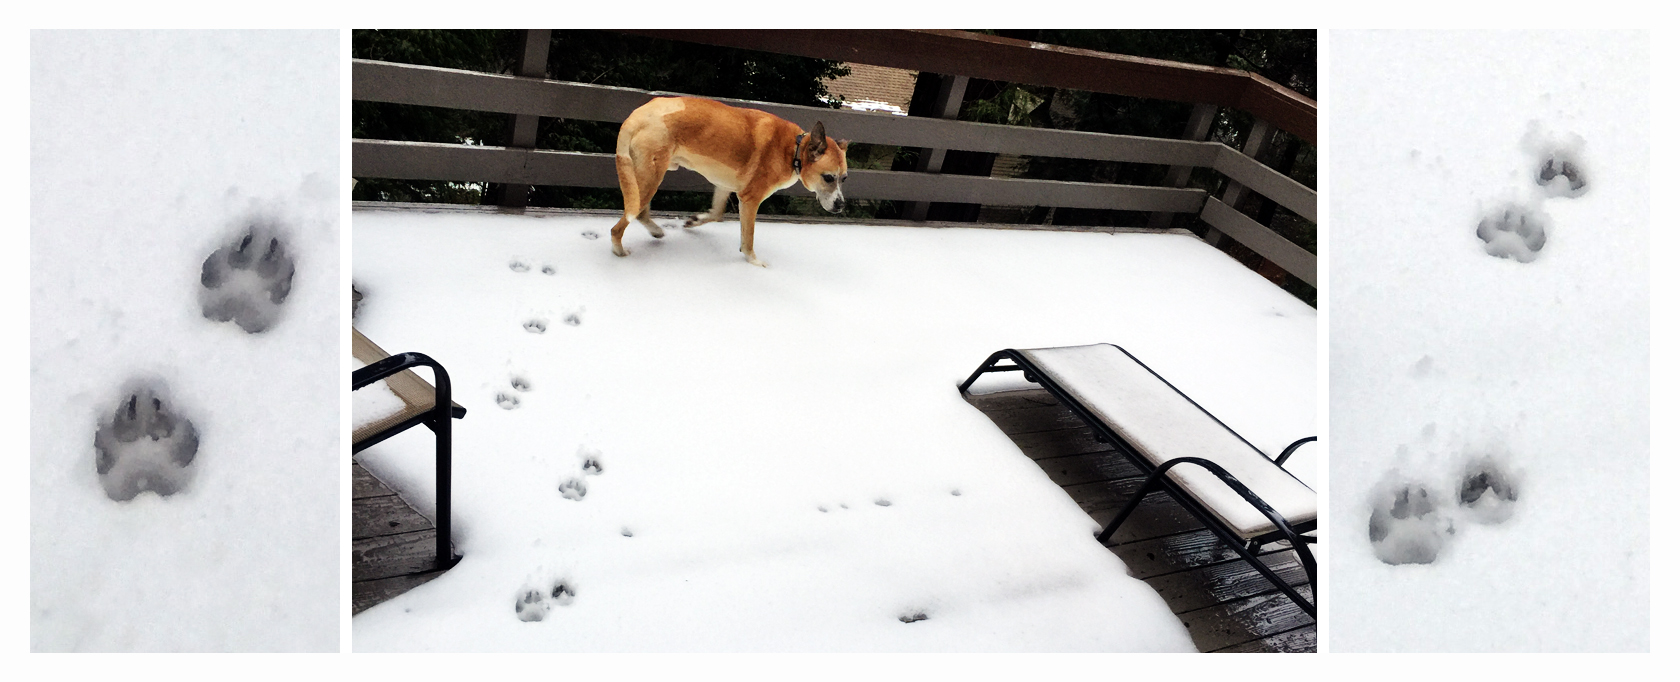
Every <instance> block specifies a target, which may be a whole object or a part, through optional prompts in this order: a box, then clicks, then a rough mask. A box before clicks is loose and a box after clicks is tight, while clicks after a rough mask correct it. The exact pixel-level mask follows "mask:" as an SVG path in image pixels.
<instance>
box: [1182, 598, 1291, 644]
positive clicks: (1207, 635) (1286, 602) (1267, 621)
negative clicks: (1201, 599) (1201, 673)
mask: <svg viewBox="0 0 1680 682" xmlns="http://www.w3.org/2000/svg"><path fill="white" fill-rule="evenodd" d="M1298 589H1299V590H1300V591H1301V594H1302V595H1303V596H1305V597H1306V598H1307V601H1312V600H1313V599H1314V596H1313V591H1312V589H1311V588H1309V587H1304V586H1303V587H1301V588H1298ZM1178 617H1179V619H1180V620H1182V621H1184V627H1185V629H1187V630H1189V631H1190V639H1191V640H1192V641H1194V642H1195V643H1196V648H1197V649H1200V650H1202V651H1217V650H1219V649H1226V648H1230V647H1233V646H1237V645H1240V644H1244V643H1247V642H1252V641H1254V640H1257V639H1264V638H1267V637H1271V636H1273V635H1279V634H1282V633H1284V632H1288V631H1290V630H1295V629H1298V628H1302V627H1306V626H1308V625H1312V624H1313V619H1312V618H1311V617H1310V616H1308V615H1307V614H1306V612H1305V611H1302V610H1301V607H1299V606H1296V605H1295V602H1293V601H1290V599H1289V597H1287V596H1284V595H1283V593H1281V592H1273V593H1271V594H1268V595H1263V596H1259V597H1250V598H1247V599H1239V600H1237V601H1232V602H1225V603H1223V604H1216V605H1214V606H1209V607H1207V608H1203V609H1197V610H1195V611H1190V612H1187V613H1181V614H1179V616H1178Z"/></svg>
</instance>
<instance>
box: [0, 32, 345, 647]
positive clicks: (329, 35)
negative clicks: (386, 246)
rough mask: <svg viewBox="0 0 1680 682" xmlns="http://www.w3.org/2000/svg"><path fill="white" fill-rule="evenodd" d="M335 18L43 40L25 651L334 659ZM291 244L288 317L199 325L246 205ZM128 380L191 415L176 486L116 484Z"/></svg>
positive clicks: (35, 184) (35, 177) (337, 378)
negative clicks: (207, 275) (214, 260)
mask: <svg viewBox="0 0 1680 682" xmlns="http://www.w3.org/2000/svg"><path fill="white" fill-rule="evenodd" d="M338 44H339V39H338V32H336V31H315V32H260V33H244V32H214V33H208V32H167V33H157V32H120V33H111V32H78V33H65V32H36V33H32V34H31V36H30V88H31V92H30V100H31V102H30V131H31V137H30V169H31V178H30V206H31V215H30V297H31V308H30V320H29V324H30V331H29V335H30V336H29V338H30V417H29V420H30V422H29V423H30V456H29V457H30V468H29V474H30V503H29V504H30V535H29V552H30V560H29V561H30V578H29V591H30V609H29V613H30V644H31V648H32V649H34V650H36V651H65V650H76V651H133V650H143V651H336V650H337V649H338V645H339V641H338V633H339V619H340V613H341V610H340V601H339V593H340V582H339V577H340V576H339V556H340V543H339V513H338V510H339V499H340V497H339V484H340V481H341V474H340V472H341V468H340V466H339V464H340V458H339V457H340V454H339V453H340V441H339V425H340V415H339V404H340V392H341V391H342V390H343V388H342V387H343V385H344V382H343V377H342V375H341V371H340V367H341V366H342V365H341V363H340V361H339V347H340V345H341V339H340V334H339V333H338V330H339V311H340V299H342V298H343V296H342V293H343V292H342V290H341V289H340V288H339V268H338V253H339V230H338V206H339V203H338V202H339V187H340V184H339V182H338V181H337V179H336V178H337V177H338V165H339V155H338V148H339V137H338V133H339V107H338V101H339V100H338V94H339V88H338V83H339V78H338V77H339V68H340V63H339V52H338ZM253 213H258V214H262V215H266V216H271V217H278V218H280V219H282V222H283V223H284V225H285V226H286V230H287V234H288V235H289V237H290V240H289V243H288V244H287V248H288V250H289V253H290V254H291V255H292V256H293V257H294V258H295V259H296V268H297V271H296V276H295V278H294V280H293V288H292V291H291V294H290V297H289V298H287V299H286V301H285V302H284V305H283V306H282V307H281V310H280V317H279V318H278V320H277V321H276V322H275V324H274V326H273V327H272V328H270V329H269V330H268V331H265V332H263V333H260V334H254V335H253V334H247V333H245V332H244V331H241V330H240V329H239V328H238V327H237V326H235V325H234V324H233V323H231V322H227V323H217V322H212V321H210V320H208V319H206V318H205V317H204V316H203V314H202V311H201V308H200V305H199V300H198V291H199V289H200V279H199V278H200V272H201V266H202V264H203V262H204V260H205V258H206V257H207V256H209V255H210V254H211V253H212V252H213V251H214V250H215V249H217V248H219V247H221V246H222V245H224V244H226V243H228V241H229V240H230V239H233V238H235V236H236V235H237V234H238V232H237V231H238V230H239V229H241V225H242V223H241V222H240V221H241V219H242V218H244V217H246V216H249V215H252V214H253ZM132 381H141V382H151V383H156V384H162V385H164V386H166V387H167V391H166V392H165V393H166V394H167V395H168V396H169V400H170V403H169V408H170V409H172V410H174V411H175V412H176V413H177V414H178V415H180V416H184V417H186V418H188V419H190V420H191V421H192V423H193V424H194V425H195V426H196V428H197V431H198V437H199V445H198V450H197V456H196V458H195V460H194V461H193V463H192V465H191V466H192V468H193V469H196V474H195V476H194V477H193V478H192V480H191V483H190V485H189V486H188V487H187V488H186V489H185V490H183V491H181V492H178V493H176V494H174V495H173V496H170V497H168V498H163V497H159V496H158V495H157V494H155V493H151V492H143V493H141V494H140V495H139V496H138V497H136V498H134V499H133V500H131V501H128V502H115V501H113V500H112V499H110V498H109V497H107V496H106V494H105V492H104V491H103V490H102V488H101V486H100V481H99V478H98V477H97V476H96V474H95V451H94V431H95V429H96V428H98V426H99V423H100V419H101V418H102V417H103V418H109V416H110V415H111V414H113V413H114V412H115V411H116V409H117V407H118V405H119V403H120V402H121V401H123V400H124V399H125V398H126V396H127V395H128V393H127V392H126V391H125V388H126V387H127V386H128V385H129V384H130V383H131V382H132Z"/></svg>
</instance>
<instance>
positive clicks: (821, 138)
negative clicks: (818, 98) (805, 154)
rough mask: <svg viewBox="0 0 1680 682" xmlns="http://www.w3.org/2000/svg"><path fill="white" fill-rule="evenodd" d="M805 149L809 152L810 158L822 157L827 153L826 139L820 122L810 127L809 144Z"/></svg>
mask: <svg viewBox="0 0 1680 682" xmlns="http://www.w3.org/2000/svg"><path fill="white" fill-rule="evenodd" d="M807 147H808V148H809V149H810V150H811V156H812V158H815V157H818V156H822V155H823V152H826V151H828V137H827V135H825V134H824V133H823V124H822V121H817V124H816V125H814V126H811V142H810V144H808V145H807Z"/></svg>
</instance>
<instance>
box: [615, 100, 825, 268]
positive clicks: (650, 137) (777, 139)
mask: <svg viewBox="0 0 1680 682" xmlns="http://www.w3.org/2000/svg"><path fill="white" fill-rule="evenodd" d="M617 163H618V186H619V189H621V190H623V192H624V217H622V218H619V219H618V224H617V225H614V226H613V229H612V242H613V253H615V254H617V255H620V256H627V255H629V254H630V252H629V251H626V250H625V249H624V241H623V239H624V228H625V227H627V226H628V225H629V224H630V221H631V219H635V220H636V221H637V222H640V223H641V224H642V225H643V226H644V227H646V228H647V230H648V232H649V233H650V234H652V235H653V236H654V238H655V239H658V238H662V237H664V236H665V231H664V230H663V229H660V227H659V225H658V224H656V223H654V222H653V220H652V219H651V218H649V217H648V204H649V203H650V202H651V201H652V200H653V193H654V192H656V191H658V190H659V183H660V182H661V181H663V180H664V179H665V172H666V171H673V170H676V169H677V168H678V167H682V168H688V169H690V170H693V171H695V172H698V173H699V174H701V175H703V176H705V177H706V179H707V180H710V181H711V183H712V184H713V185H715V186H716V189H715V190H714V191H713V193H712V210H711V212H710V213H702V214H699V215H696V216H694V217H693V218H691V219H690V220H689V221H688V222H687V223H685V224H684V225H683V227H685V228H688V227H694V226H696V225H704V224H706V223H710V222H716V221H717V220H719V219H721V218H723V207H724V204H725V203H726V202H727V201H728V200H729V193H730V192H734V193H735V196H736V197H738V198H740V200H741V253H742V254H745V255H746V257H747V262H748V263H752V264H753V265H757V266H759V267H764V265H765V263H764V262H763V261H760V260H759V259H758V256H757V255H755V254H754V253H753V222H754V221H755V220H756V219H757V217H758V204H759V202H761V201H764V199H765V198H766V197H768V196H770V195H771V194H773V193H775V192H776V191H777V190H780V189H783V188H786V187H790V186H792V185H793V183H795V182H800V183H804V185H805V188H806V189H809V190H811V191H813V192H816V193H817V200H818V201H819V202H821V203H822V207H823V208H824V209H826V210H828V211H830V212H833V213H839V212H840V211H841V210H842V209H844V208H845V206H846V198H845V195H844V194H842V193H841V190H840V187H841V185H842V184H844V183H845V182H846V141H845V140H840V141H839V142H835V141H834V140H832V139H829V138H828V137H826V136H825V135H824V134H823V124H822V122H821V121H819V122H817V124H816V125H815V126H813V127H812V128H811V132H810V134H806V133H805V132H804V131H802V130H800V129H799V126H797V125H794V124H793V123H791V122H788V121H786V120H783V119H782V118H779V117H777V116H774V115H772V114H768V113H765V112H762V111H758V110H756V109H741V108H737V107H732V106H729V105H726V104H723V103H721V102H714V101H712V100H709V99H699V98H695V97H661V98H659V99H655V100H653V101H651V102H648V103H647V104H643V105H642V106H640V107H638V108H637V109H636V110H635V111H633V112H631V113H630V117H629V118H626V119H624V125H623V127H621V128H619V130H618V155H617Z"/></svg>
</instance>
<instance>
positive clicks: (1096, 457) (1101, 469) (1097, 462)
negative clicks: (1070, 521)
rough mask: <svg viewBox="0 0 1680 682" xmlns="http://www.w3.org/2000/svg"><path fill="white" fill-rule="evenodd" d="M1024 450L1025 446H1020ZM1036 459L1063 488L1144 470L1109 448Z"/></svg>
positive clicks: (1135, 474)
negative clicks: (1101, 450) (1100, 450)
mask: <svg viewBox="0 0 1680 682" xmlns="http://www.w3.org/2000/svg"><path fill="white" fill-rule="evenodd" d="M1024 450H1025V448H1023V451H1024ZM1036 461H1037V462H1038V467H1039V468H1040V469H1043V470H1044V473H1045V474H1046V475H1048V476H1049V477H1050V480H1052V481H1055V482H1056V485H1059V486H1062V487H1064V488H1065V487H1068V486H1074V485H1080V484H1084V483H1096V482H1099V481H1114V480H1120V479H1127V478H1143V477H1144V472H1143V470H1142V469H1139V468H1138V466H1137V464H1134V463H1133V462H1132V461H1131V458H1130V457H1127V456H1125V455H1122V454H1120V453H1118V452H1115V451H1114V450H1112V449H1110V450H1107V451H1103V452H1090V453H1085V454H1079V455H1064V456H1062V457H1046V458H1044V459H1040V460H1036Z"/></svg>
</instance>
